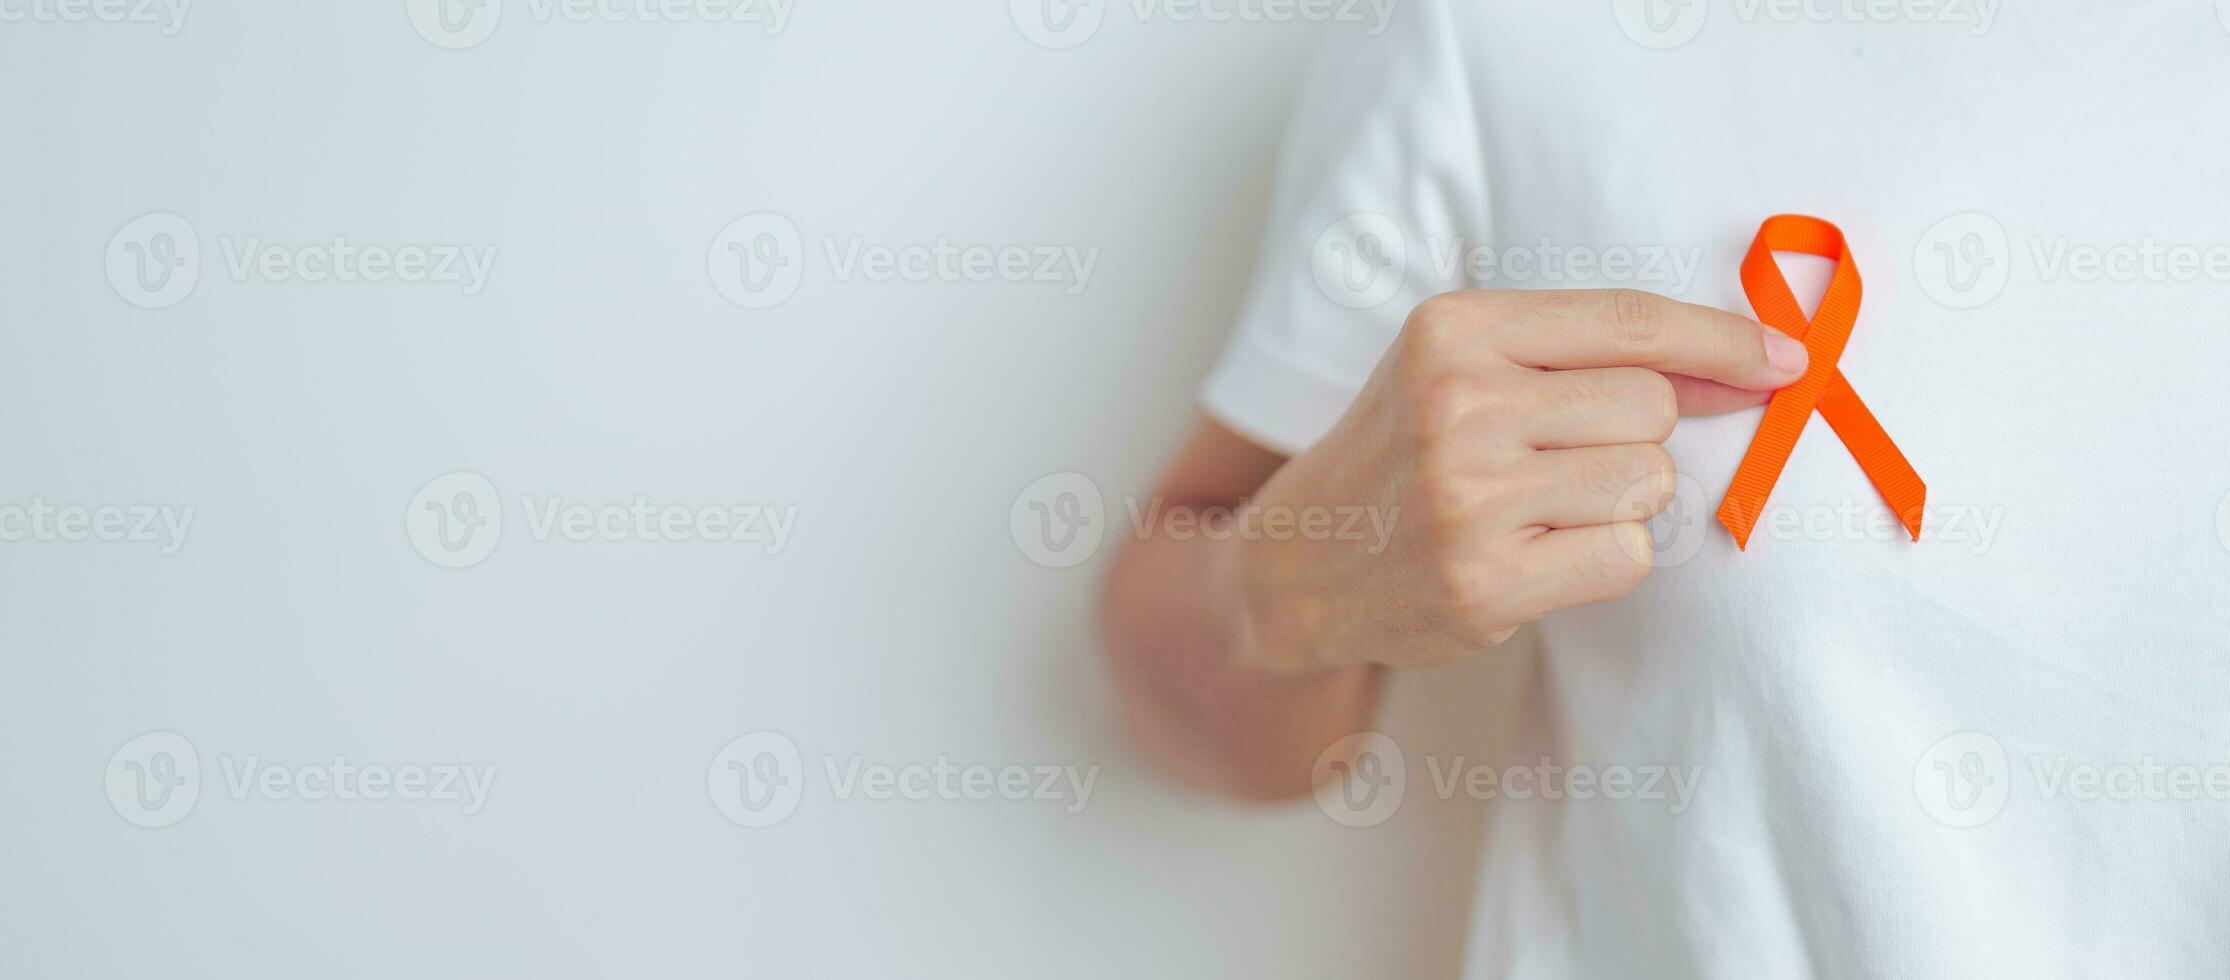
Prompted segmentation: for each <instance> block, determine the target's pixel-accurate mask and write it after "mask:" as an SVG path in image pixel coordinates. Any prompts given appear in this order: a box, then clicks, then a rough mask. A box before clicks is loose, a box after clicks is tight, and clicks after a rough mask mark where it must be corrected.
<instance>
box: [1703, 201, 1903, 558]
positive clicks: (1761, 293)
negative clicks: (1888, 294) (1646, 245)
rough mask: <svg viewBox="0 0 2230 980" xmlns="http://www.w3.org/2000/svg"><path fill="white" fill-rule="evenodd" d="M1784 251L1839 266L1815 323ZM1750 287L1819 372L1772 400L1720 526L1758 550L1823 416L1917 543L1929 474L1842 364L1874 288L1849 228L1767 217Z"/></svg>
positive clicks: (1747, 260) (1755, 302)
mask: <svg viewBox="0 0 2230 980" xmlns="http://www.w3.org/2000/svg"><path fill="white" fill-rule="evenodd" d="M1775 252H1795V253H1799V254H1803V255H1817V256H1819V257H1821V258H1824V259H1828V260H1830V261H1832V262H1834V263H1835V272H1834V274H1833V275H1832V276H1830V277H1829V279H1828V283H1827V292H1826V293H1825V294H1824V295H1823V296H1821V297H1820V305H1819V309H1818V310H1817V311H1815V312H1814V313H1813V314H1812V317H1811V318H1810V319H1809V320H1807V319H1806V318H1805V316H1804V308H1803V307H1802V306H1799V305H1798V304H1797V301H1796V294H1795V293H1794V292H1793V291H1791V290H1790V289H1789V282H1788V279H1787V278H1786V277H1784V276H1782V275H1781V267H1780V265H1778V264H1777V263H1775V262H1774V260H1773V253H1775ZM1742 291H1743V292H1744V293H1745V294H1747V295H1748V296H1749V297H1750V306H1751V308H1752V309H1755V310H1756V311H1757V314H1758V320H1759V321H1760V322H1762V323H1764V324H1766V325H1767V326H1769V327H1772V328H1774V329H1776V330H1779V331H1781V332H1782V333H1785V334H1788V335H1789V336H1791V337H1794V338H1796V339H1798V340H1801V341H1803V342H1804V349H1805V351H1806V353H1808V354H1810V355H1811V366H1810V367H1809V368H1806V369H1805V372H1804V377H1802V378H1799V379H1797V382H1796V383H1795V384H1792V385H1790V386H1788V387H1786V388H1783V389H1781V390H1780V391H1778V392H1776V393H1774V395H1773V400H1772V401H1770V402H1767V403H1766V407H1765V419H1764V420H1763V421H1761V422H1759V423H1758V434H1757V436H1756V437H1755V438H1753V439H1751V441H1750V449H1749V451H1748V452H1745V453H1744V454H1743V456H1742V465H1741V466H1740V467H1737V468H1736V469H1735V474H1734V482H1733V484H1732V485H1731V486H1729V487H1728V488H1727V496H1726V499H1725V500H1724V501H1722V502H1721V503H1720V504H1719V523H1721V524H1724V525H1726V528H1727V531H1728V532H1729V533H1731V534H1733V535H1734V542H1735V546H1736V547H1738V548H1743V549H1745V550H1747V549H1748V548H1749V546H1750V532H1751V531H1752V530H1753V529H1755V528H1756V526H1757V522H1758V517H1759V515H1760V514H1761V513H1762V512H1763V511H1764V510H1765V501H1766V498H1767V497H1768V496H1770V495H1771V494H1772V493H1773V485H1774V483H1776V482H1778V481H1779V480H1780V479H1781V470H1782V469H1783V468H1784V467H1786V466H1787V465H1788V462H1789V454H1790V453H1792V452H1794V451H1795V450H1796V440H1797V437H1798V436H1801V435H1803V434H1804V426H1805V423H1807V422H1809V421H1811V418H1812V413H1813V412H1814V411H1815V410H1816V411H1818V412H1819V413H1820V416H1821V417H1823V418H1825V419H1827V423H1828V425H1829V426H1831V427H1833V428H1834V430H1835V434H1836V435H1837V436H1838V437H1840V438H1841V439H1842V440H1843V445H1844V446H1846V447H1848V448H1849V449H1850V451H1851V456H1852V457H1853V458H1855V459H1857V460H1858V465H1859V468H1860V469H1862V470H1864V471H1865V472H1866V478H1867V479H1869V480H1871V481H1873V483H1874V488H1875V489H1876V490H1878V491H1880V492H1881V495H1882V499H1883V500H1885V501H1887V502H1888V503H1889V506H1890V508H1891V510H1892V511H1894V512H1895V513H1896V514H1897V519H1898V521H1899V522H1900V523H1902V524H1903V525H1904V526H1905V530H1906V531H1907V532H1909V533H1910V534H1911V535H1912V537H1913V540H1915V541H1918V540H1920V520H1921V514H1922V512H1923V511H1924V510H1925V509H1926V505H1927V502H1928V486H1927V484H1925V483H1922V482H1921V479H1920V474H1918V473H1915V472H1913V468H1912V464H1911V463H1909V462H1907V461H1906V460H1905V454H1904V453H1902V452H1899V451H1898V450H1897V444H1896V443H1895V442H1893V441H1891V440H1890V438H1889V433H1888V432H1886V431H1883V429H1882V426H1881V422H1879V421H1878V420H1876V419H1875V418H1874V413H1873V412H1871V411H1868V410H1867V408H1866V403H1865V402H1863V401H1860V400H1859V397H1858V392H1857V391H1854V390H1852V388H1851V384H1850V381H1849V380H1848V379H1846V378H1844V377H1843V372H1842V369H1841V368H1839V367H1837V366H1836V362H1838V361H1840V360H1842V357H1843V347H1844V345H1845V344H1847V343H1849V341H1850V337H1851V328H1852V327H1853V326H1855V325H1856V324H1857V323H1858V306H1859V301H1860V299H1861V298H1862V296H1863V294H1864V292H1865V287H1864V285H1863V284H1862V283H1861V281H1860V280H1859V276H1858V263H1857V262H1856V261H1855V260H1853V259H1852V258H1851V255H1850V249H1849V247H1848V245H1847V244H1846V243H1845V242H1844V240H1843V231H1842V229H1840V228H1837V227H1835V225H1833V224H1831V223H1829V222H1826V221H1822V220H1820V219H1819V218H1813V217H1807V216H1805V215H1801V214H1781V215H1775V216H1773V217H1771V218H1767V219H1766V220H1765V223H1764V224H1763V225H1761V226H1759V228H1758V237H1757V238H1756V239H1754V240H1752V241H1751V243H1750V252H1749V254H1747V255H1745V256H1743V259H1742Z"/></svg>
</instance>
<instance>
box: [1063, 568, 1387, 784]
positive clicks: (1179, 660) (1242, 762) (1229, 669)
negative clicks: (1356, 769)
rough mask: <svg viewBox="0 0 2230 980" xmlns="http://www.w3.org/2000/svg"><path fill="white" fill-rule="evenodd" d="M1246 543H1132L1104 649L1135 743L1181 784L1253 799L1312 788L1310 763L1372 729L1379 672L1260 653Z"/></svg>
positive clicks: (1109, 603) (1109, 608)
mask: <svg viewBox="0 0 2230 980" xmlns="http://www.w3.org/2000/svg"><path fill="white" fill-rule="evenodd" d="M1248 546H1249V542H1247V541H1245V540H1242V539H1240V538H1238V537H1236V536H1233V537H1226V538H1225V539H1224V540H1221V541H1218V540H1212V539H1210V538H1209V537H1207V536H1204V535H1193V536H1191V537H1190V538H1189V539H1187V540H1175V539H1172V538H1169V537H1166V536H1162V535H1159V534H1157V535H1155V536H1152V537H1148V538H1144V539H1140V540H1136V541H1133V542H1132V543H1131V544H1130V546H1129V547H1128V548H1127V549H1125V551H1124V553H1123V555H1122V557H1121V559H1120V561H1119V562H1118V563H1117V565H1116V568H1115V571H1114V573H1113V575H1112V577H1111V578H1110V581H1109V583H1108V587H1107V592H1106V598H1105V608H1104V610H1103V622H1104V627H1103V628H1104V630H1105V633H1106V643H1105V647H1106V650H1107V652H1108V656H1109V659H1110V660H1111V661H1112V662H1113V664H1114V667H1115V672H1116V676H1117V679H1118V681H1119V684H1120V688H1121V692H1122V699H1123V705H1124V713H1125V715H1126V716H1127V719H1128V721H1129V723H1130V725H1131V727H1132V729H1133V730H1134V732H1135V733H1136V736H1137V738H1138V741H1139V742H1140V743H1141V744H1142V745H1143V746H1144V747H1145V748H1146V750H1147V751H1148V752H1149V753H1151V754H1152V755H1154V756H1155V757H1156V758H1157V760H1158V761H1160V762H1162V763H1164V764H1166V765H1167V766H1169V767H1170V768H1171V769H1172V770H1174V771H1175V772H1176V773H1177V774H1178V775H1180V776H1181V777H1183V778H1185V779H1186V780H1188V781H1190V782H1193V783H1196V784H1200V785H1202V786H1206V787H1209V788H1212V789H1215V790H1218V791H1221V792H1228V793H1232V794H1234V795H1238V796H1242V797H1247V798H1253V799H1275V798H1283V797H1289V796H1296V795H1300V794H1303V793H1306V792H1308V791H1309V789H1310V770H1311V767H1312V766H1313V765H1314V764H1315V762H1316V759H1317V756H1318V755H1319V754H1321V753H1322V752H1323V751H1324V749H1325V748H1326V747H1327V746H1329V745H1330V744H1331V743H1333V742H1335V741H1337V740H1338V739H1340V738H1341V737H1342V736H1345V735H1348V734H1350V733H1353V732H1357V731H1363V730H1365V729H1367V728H1368V727H1369V724H1370V721H1371V718H1372V716H1373V714H1374V712H1375V710H1376V706H1377V701H1378V696H1379V688H1380V686H1381V685H1380V680H1381V678H1380V675H1381V673H1382V669H1381V668H1376V667H1337V668H1320V669H1310V670H1296V669H1292V668H1280V667H1272V666H1270V665H1271V664H1276V663H1283V662H1289V658H1282V657H1280V656H1279V655H1278V653H1279V652H1278V651H1269V650H1263V649H1260V648H1259V644H1260V643H1261V642H1262V641H1261V639H1260V638H1259V636H1258V631H1256V630H1255V629H1253V628H1252V627H1251V625H1250V622H1249V620H1250V617H1249V616H1248V614H1247V612H1246V603H1245V602H1244V600H1243V598H1242V591H1241V588H1240V583H1239V567H1240V560H1241V558H1242V557H1243V549H1245V548H1247V547H1248Z"/></svg>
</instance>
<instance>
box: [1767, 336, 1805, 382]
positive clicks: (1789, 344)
mask: <svg viewBox="0 0 2230 980" xmlns="http://www.w3.org/2000/svg"><path fill="white" fill-rule="evenodd" d="M1765 359H1766V362H1767V363H1769V364H1772V365H1773V367H1774V368H1775V369H1776V370H1780V371H1785V372H1787V373H1789V374H1803V373H1804V367H1805V365H1807V364H1809V363H1811V360H1812V358H1811V355H1810V354H1808V353H1806V352H1805V350H1804V342H1803V341H1801V340H1798V339H1796V338H1795V337H1791V336H1789V335H1788V334H1785V333H1782V332H1781V331H1779V330H1775V329H1773V328H1772V327H1767V328H1766V330H1765Z"/></svg>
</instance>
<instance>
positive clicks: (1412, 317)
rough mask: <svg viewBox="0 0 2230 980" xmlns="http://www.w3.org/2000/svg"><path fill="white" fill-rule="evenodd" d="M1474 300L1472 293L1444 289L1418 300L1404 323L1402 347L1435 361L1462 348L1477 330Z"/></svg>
mask: <svg viewBox="0 0 2230 980" xmlns="http://www.w3.org/2000/svg"><path fill="white" fill-rule="evenodd" d="M1472 306H1473V302H1472V300H1471V298H1470V295H1469V294H1466V293H1461V292H1456V293H1441V294H1439V295H1437V296H1433V297H1431V298H1428V299H1426V300H1425V301H1424V302H1422V303H1419V304H1417V306H1416V308H1415V309H1412V310H1410V311H1409V319H1408V320H1407V321H1405V322H1404V323H1403V324H1402V332H1401V339H1402V348H1403V350H1405V351H1407V352H1409V353H1411V354H1413V355H1415V356H1418V357H1420V358H1422V359H1424V360H1426V361H1435V360H1439V359H1442V358H1445V357H1447V356H1449V355H1451V354H1452V353H1453V352H1454V351H1456V350H1458V349H1460V348H1461V346H1462V345H1463V343H1464V342H1465V340H1466V339H1467V336H1466V335H1467V334H1470V333H1472V332H1474V331H1475V329H1476V328H1475V327H1474V326H1473V320H1474V317H1473V315H1472V310H1471V308H1472Z"/></svg>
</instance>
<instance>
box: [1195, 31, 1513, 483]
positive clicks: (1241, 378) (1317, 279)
mask: <svg viewBox="0 0 2230 980" xmlns="http://www.w3.org/2000/svg"><path fill="white" fill-rule="evenodd" d="M1449 17H1450V11H1449V9H1448V5H1447V3H1446V0H1420V2H1417V3H1412V4H1408V5H1405V6H1404V7H1403V8H1401V10H1400V13H1399V14H1397V15H1396V16H1395V17H1394V18H1393V20H1392V23H1391V25H1390V26H1389V27H1388V28H1387V30H1386V31H1385V33H1383V34H1381V35H1379V36H1376V37H1372V36H1366V35H1364V34H1361V33H1359V32H1346V31H1340V30H1334V31H1333V32H1332V34H1333V37H1332V38H1331V39H1330V41H1329V44H1328V46H1327V48H1326V49H1325V50H1324V51H1323V52H1321V54H1320V55H1319V57H1318V59H1317V62H1316V64H1315V65H1314V67H1313V69H1312V71H1311V73H1310V77H1309V80H1308V82H1307V83H1306V84H1305V85H1304V86H1303V88H1302V92H1301V98H1300V104H1299V108H1298V109H1297V111H1296V113H1295V116H1294V118H1293V120H1292V122H1291V123H1290V125H1289V127H1288V130H1287V134H1286V138H1285V143H1284V146H1283V148H1282V150H1281V153H1280V159H1279V164H1278V172H1277V178H1276V184H1275V189H1274V192H1273V198H1272V203H1271V209H1270V218H1269V224H1268V228H1267V230H1266V231H1265V232H1264V235H1263V240H1262V246H1261V251H1260V254H1259V256H1258V257H1257V259H1256V262H1255V272H1254V279H1253V282H1252V284H1251V285H1250V287H1249V289H1248V292H1247V297H1246V300H1245V304H1244V306H1243V308H1242V312H1241V314H1240V317H1239V322H1238V327H1237V331H1236V332H1235V333H1234V334H1233V336H1232V338H1231V340H1230V342H1229V345H1228V346H1227V347H1226V348H1225V350H1224V352H1223V355H1222V357H1221V359H1219V360H1218V361H1217V363H1216V366H1215V368H1214V370H1213V371H1212V372H1211V373H1210V374H1209V377H1208V380H1207V382H1206V385H1205V387H1204V390H1203V391H1202V394H1201V403H1202V407H1203V408H1204V409H1205V410H1206V411H1207V413H1208V414H1209V415H1210V416H1211V417H1213V418H1215V419H1216V420H1217V421H1219V422H1222V423H1223V424H1224V425H1226V426H1228V427H1229V428H1231V429H1232V430H1233V431H1235V432H1237V433H1239V434H1240V435H1243V436H1245V437H1247V438H1248V439H1251V440H1253V441H1255V442H1257V443H1260V444H1261V445H1263V446H1266V447H1268V448H1270V449H1274V450H1277V451H1280V452H1284V453H1288V454H1291V453H1298V452H1300V451H1301V450H1304V449H1306V448H1308V447H1309V446H1310V445H1311V444H1313V443H1315V442H1316V440H1317V439H1319V438H1321V437H1322V436H1323V435H1324V433H1325V432H1326V431H1328V430H1330V429H1331V427H1332V424H1333V423H1334V422H1336V421H1338V420H1339V417H1340V415H1341V414H1342V413H1344V412H1345V411H1346V410H1347V406H1348V403H1349V402H1351V401H1353V400H1354V397H1355V393H1356V392H1357V391H1358V390H1359V389H1360V388H1361V387H1362V384H1363V381H1364V379H1365V378H1367V377H1368V376H1369V375H1370V372H1371V369H1372V368H1373V367H1375V366H1376V365H1377V364H1378V359H1379V357H1380V355H1381V354H1383V353H1384V352H1385V350H1386V347H1387V345H1388V344H1389V343H1390V342H1391V341H1392V340H1393V339H1394V336H1395V335H1396V334H1397V333H1398V332H1399V331H1400V329H1401V324H1402V321H1403V320H1404V319H1405V318H1406V317H1407V316H1408V313H1409V311H1410V309H1412V308H1414V307H1415V306H1416V305H1417V304H1418V303H1419V302H1420V301H1422V300H1424V299H1425V298H1426V297H1429V296H1432V295H1434V294H1435V293H1440V292H1445V291H1447V290H1450V289H1457V288H1461V287H1463V286H1464V285H1466V283H1465V282H1464V281H1463V272H1462V269H1461V266H1462V263H1460V262H1457V261H1454V260H1453V258H1452V256H1454V255H1455V254H1456V251H1455V249H1456V248H1457V247H1459V246H1461V245H1464V244H1467V243H1479V242H1481V239H1480V237H1479V234H1478V233H1479V232H1480V231H1482V230H1484V229H1485V228H1486V227H1487V225H1486V201H1487V196H1486V175H1485V174H1484V173H1482V172H1481V164H1480V161H1481V153H1480V140H1479V121H1478V119H1477V116H1476V114H1475V112H1474V109H1473V105H1472V93H1471V90H1470V87H1469V82H1468V81H1467V79H1466V70H1465V65H1464V62H1463V56H1462V53H1461V52H1460V51H1459V50H1458V48H1457V42H1456V40H1455V38H1456V37H1457V34H1456V32H1455V31H1453V30H1452V29H1451V25H1450V24H1449Z"/></svg>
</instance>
